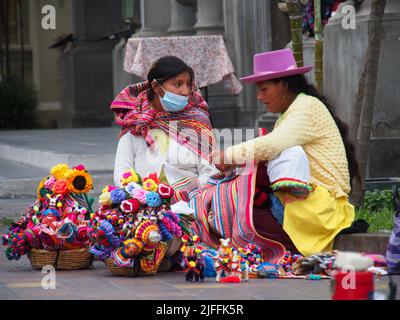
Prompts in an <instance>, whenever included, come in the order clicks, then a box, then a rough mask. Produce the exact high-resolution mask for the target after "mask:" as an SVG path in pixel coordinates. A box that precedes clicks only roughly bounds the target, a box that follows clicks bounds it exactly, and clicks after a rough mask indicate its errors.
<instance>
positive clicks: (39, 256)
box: [28, 248, 93, 270]
mask: <svg viewBox="0 0 400 320" xmlns="http://www.w3.org/2000/svg"><path fill="white" fill-rule="evenodd" d="M28 257H29V260H30V261H31V265H32V268H34V269H42V268H43V267H44V266H48V265H50V266H53V267H54V268H55V269H57V270H74V269H85V268H88V267H90V266H91V265H92V262H93V255H92V254H91V253H90V252H89V249H88V248H81V249H74V250H57V251H49V250H42V249H31V251H30V252H29V254H28Z"/></svg>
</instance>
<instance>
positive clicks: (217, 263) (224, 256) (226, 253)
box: [214, 238, 232, 282]
mask: <svg viewBox="0 0 400 320" xmlns="http://www.w3.org/2000/svg"><path fill="white" fill-rule="evenodd" d="M219 242H220V243H221V246H220V247H219V248H218V250H217V255H216V256H215V257H214V268H215V271H216V272H217V276H216V278H215V281H217V282H220V280H221V276H222V272H223V271H225V276H228V275H229V274H230V266H229V263H230V260H231V253H232V247H231V246H230V242H231V240H230V239H229V238H228V239H220V240H219Z"/></svg>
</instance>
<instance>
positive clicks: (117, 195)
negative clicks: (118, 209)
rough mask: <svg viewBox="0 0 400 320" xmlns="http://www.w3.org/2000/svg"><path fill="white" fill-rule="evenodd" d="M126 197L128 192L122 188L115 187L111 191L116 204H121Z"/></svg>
mask: <svg viewBox="0 0 400 320" xmlns="http://www.w3.org/2000/svg"><path fill="white" fill-rule="evenodd" d="M125 199H126V193H125V191H124V190H122V189H115V190H113V191H111V201H112V203H114V204H119V203H121V202H122V201H124V200H125Z"/></svg>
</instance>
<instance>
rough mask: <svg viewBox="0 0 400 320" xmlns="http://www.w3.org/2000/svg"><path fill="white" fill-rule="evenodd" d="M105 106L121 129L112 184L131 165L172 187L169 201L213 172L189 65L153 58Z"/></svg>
mask: <svg viewBox="0 0 400 320" xmlns="http://www.w3.org/2000/svg"><path fill="white" fill-rule="evenodd" d="M111 110H112V111H113V112H114V113H115V120H116V122H117V124H119V125H121V127H122V129H121V134H120V139H119V142H118V148H117V154H116V157H115V166H114V183H115V185H117V186H121V182H120V180H121V177H122V174H123V173H124V172H126V171H128V170H129V169H131V168H134V169H135V171H136V172H137V173H138V174H139V175H140V176H142V177H144V176H146V175H148V174H150V173H153V172H155V173H157V175H158V177H159V178H160V180H164V179H166V180H167V181H166V182H168V183H169V184H170V185H171V186H172V187H173V188H174V190H175V196H174V197H173V199H172V203H173V202H177V201H180V200H188V194H189V192H190V191H192V190H195V189H198V188H200V187H201V186H203V185H204V184H205V183H206V181H207V180H208V178H209V177H210V176H212V175H214V174H215V173H216V172H218V170H217V169H216V168H215V167H214V166H213V165H212V164H210V163H209V155H210V152H211V150H212V148H213V145H214V138H213V135H212V127H211V123H210V118H209V113H208V106H207V103H206V102H205V100H204V99H203V98H202V96H201V95H200V94H199V93H197V92H196V91H195V90H194V73H193V70H192V68H190V67H189V66H188V65H186V64H185V63H184V62H183V61H182V60H181V59H179V58H177V57H174V56H166V57H163V58H160V59H159V60H157V61H156V62H155V63H154V65H153V66H152V68H151V69H150V71H149V73H148V76H147V81H145V82H142V83H139V84H135V85H130V86H128V87H126V88H125V89H124V90H122V91H121V92H120V93H119V94H118V95H117V97H116V98H115V100H114V101H113V102H112V104H111ZM164 181H165V180H164ZM189 224H190V222H188V225H189ZM180 243H181V240H180V239H178V238H174V239H173V240H172V241H171V242H170V243H169V248H168V251H167V257H168V256H172V255H173V254H174V253H175V252H176V250H178V248H179V245H180ZM167 269H168V268H167Z"/></svg>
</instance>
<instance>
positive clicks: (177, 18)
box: [168, 0, 196, 36]
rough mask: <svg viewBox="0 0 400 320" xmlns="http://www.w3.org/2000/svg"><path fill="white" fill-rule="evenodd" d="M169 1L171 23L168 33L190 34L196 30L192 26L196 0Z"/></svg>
mask: <svg viewBox="0 0 400 320" xmlns="http://www.w3.org/2000/svg"><path fill="white" fill-rule="evenodd" d="M170 2H171V25H170V27H169V29H168V34H170V35H171V36H172V35H174V36H180V35H183V36H185V35H192V34H194V33H195V32H196V31H195V29H194V28H193V25H194V23H195V18H196V17H195V14H196V0H194V1H193V0H190V1H187V0H186V1H184V2H183V1H182V0H170Z"/></svg>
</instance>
